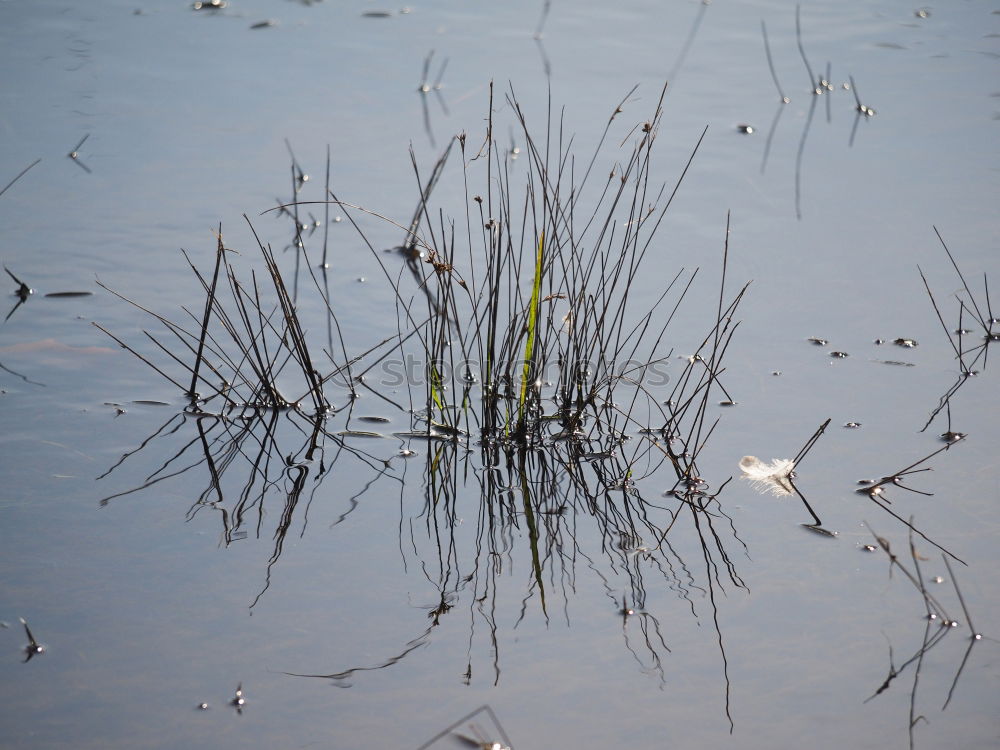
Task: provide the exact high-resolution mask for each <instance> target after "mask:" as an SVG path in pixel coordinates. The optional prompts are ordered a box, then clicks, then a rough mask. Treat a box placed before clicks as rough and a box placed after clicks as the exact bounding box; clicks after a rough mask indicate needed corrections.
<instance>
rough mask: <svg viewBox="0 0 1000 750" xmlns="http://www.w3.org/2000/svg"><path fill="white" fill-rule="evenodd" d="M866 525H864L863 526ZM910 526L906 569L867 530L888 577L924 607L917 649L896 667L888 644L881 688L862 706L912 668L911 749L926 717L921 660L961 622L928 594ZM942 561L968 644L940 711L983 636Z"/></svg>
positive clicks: (886, 545)
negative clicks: (898, 578)
mask: <svg viewBox="0 0 1000 750" xmlns="http://www.w3.org/2000/svg"><path fill="white" fill-rule="evenodd" d="M866 525H867V524H866ZM907 525H908V526H910V534H909V540H908V541H909V557H910V561H911V563H912V567H907V565H906V564H905V563H904V562H903V560H902V559H900V555H898V554H897V553H896V551H895V550H894V548H893V547H892V545H891V543H890V542H889V540H888V539H886V538H885V537H883V536H879V535H878V534H876V533H875V531H874V530H872V529H871V528H870V527H869V531H871V533H872V536H873V537H874V538H875V541H876V543H877V545H878V546H877V547H874V546H872V547H871V549H873V550H874V549H881V550H882V552H884V553H885V555H886V557H887V558H888V559H889V574H890V577H891V576H892V573H893V572H899V573H901V574H902V575H903V576H904V578H906V580H907V581H909V582H910V584H911V585H912V586H913V587H914V588H915V589H916V590H917V591H918V592H919V593H920V596H921V598H922V599H923V605H924V613H923V617H924V629H923V637H922V639H921V642H920V645H919V646H918V647H917V649H916V651H914V652H913V654H912V655H911V656H910V657H909V658H907V659H906V660H905V661H903V662H902V663H900V664H896V662H895V659H894V654H893V648H892V643H891V642H890V644H889V670H888V674H887V675H886V678H885V680H884V681H883V682H882V684H881V685H879V687H878V688H877V689H876V690H875V692H874V693H872V695H870V696H869V697H868V698H867V699H866V700H865V703H868V702H870V701H872V700H874V699H875V698H877V697H878V696H880V695H882V694H883V693H885V692H886V691H888V690H889V689H890V688H891V687H892V686H893V684H894V683H895V681H896V680H897V679H898V678H899V677H901V676H903V674H904V673H905V672H906V671H907V670H908V669H911V668H912V672H913V682H912V684H911V687H910V699H909V718H908V723H907V731H908V737H909V746H910V748H913V747H914V741H915V733H916V730H917V727H918V726H919V724H920V722H921V721H923V722H924V723H927V721H928V720H927V717H926V716H924V715H923V714H918V713H917V711H918V708H917V705H918V697H919V696H918V688H919V687H920V676H921V670H922V668H923V666H924V661H925V659H926V658H927V657H928V655H929V654H930V653H931V651H932V650H933V649H935V648H936V647H937V646H938V645H939V644H940V643H941V642H942V641H943V640H944V639H945V637H946V636H948V635H949V634H951V633H953V632H956V631H958V630H959V629H960V628H961V623H960V622H958V621H957V620H955V619H952V618H951V617H950V616H949V614H948V612H947V610H946V609H945V607H944V605H943V604H942V603H941V600H940V599H939V598H938V597H936V596H934V595H933V594H931V592H930V591H929V590H928V588H927V583H928V580H927V578H926V576H925V575H924V572H923V569H922V568H921V564H920V563H921V561H926V560H927V558H926V557H923V556H922V555H921V554H920V553H919V552H918V550H917V547H916V544H915V542H914V539H913V525H912V519H910V522H909V523H908V524H907ZM941 559H942V561H943V562H944V565H945V568H946V569H947V571H948V575H949V576H950V578H951V583H952V586H953V588H954V589H955V594H956V598H957V599H958V601H959V604H960V605H961V607H962V612H963V613H964V615H965V624H966V625H967V627H968V630H969V645H968V647H967V648H966V649H965V653H964V655H963V656H962V660H961V662H960V663H959V665H958V668H957V670H956V671H955V677H954V678H953V679H952V682H951V687H950V688H949V689H948V694H947V697H946V699H945V701H944V704H943V705H942V706H941V710H942V711H944V710H945V709H947V708H948V705H949V704H950V703H951V699H952V697H953V696H954V694H955V689H956V688H957V687H958V681H959V679H960V678H961V676H962V672H963V671H964V670H965V665H966V664H967V663H968V661H969V657H970V655H971V654H972V649H973V647H974V646H975V645H976V644H977V643H978V642H979V641H981V640H983V639H984V638H985V636H984V635H983V634H982V633H980V632H979V631H978V630H976V628H975V626H974V625H973V623H972V615H971V613H970V612H969V608H968V606H967V604H966V602H965V598H964V597H963V596H962V591H961V589H960V588H959V587H958V580H957V579H956V578H955V572H954V570H952V567H951V563H949V562H948V556H947V555H946V554H943V555H942V556H941ZM934 581H935V582H936V583H943V582H944V579H943V578H941V577H939V576H938V577H935V578H934Z"/></svg>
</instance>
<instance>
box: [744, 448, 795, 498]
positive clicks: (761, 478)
mask: <svg viewBox="0 0 1000 750" xmlns="http://www.w3.org/2000/svg"><path fill="white" fill-rule="evenodd" d="M740 469H742V470H743V478H744V479H746V480H748V481H749V482H750V484H751V485H752V486H753V488H754V489H755V490H757V491H758V492H770V493H771V494H772V495H774V496H776V497H783V496H784V495H791V494H792V492H793V488H792V482H791V475H792V471H793V470H794V469H795V462H794V461H792V460H790V459H787V458H776V459H774V460H772V461H771V463H765V462H764V461H761V460H760V459H759V458H757V457H756V456H744V457H743V458H741V459H740Z"/></svg>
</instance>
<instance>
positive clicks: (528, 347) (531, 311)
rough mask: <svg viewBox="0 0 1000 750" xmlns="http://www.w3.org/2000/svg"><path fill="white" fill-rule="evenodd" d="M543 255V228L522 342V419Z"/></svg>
mask: <svg viewBox="0 0 1000 750" xmlns="http://www.w3.org/2000/svg"><path fill="white" fill-rule="evenodd" d="M544 255H545V230H542V233H541V234H540V235H539V236H538V253H537V254H536V256H535V280H534V282H533V283H532V286H531V306H530V307H529V309H528V339H527V341H525V343H524V369H523V371H522V373H521V396H520V398H519V399H518V413H519V419H520V420H523V419H524V402H525V399H526V398H527V396H528V378H529V377H530V376H531V369H532V367H531V365H532V357H533V356H534V353H535V333H536V330H537V328H538V306H539V304H540V300H541V296H542V295H541V291H542V261H543V258H544Z"/></svg>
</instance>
